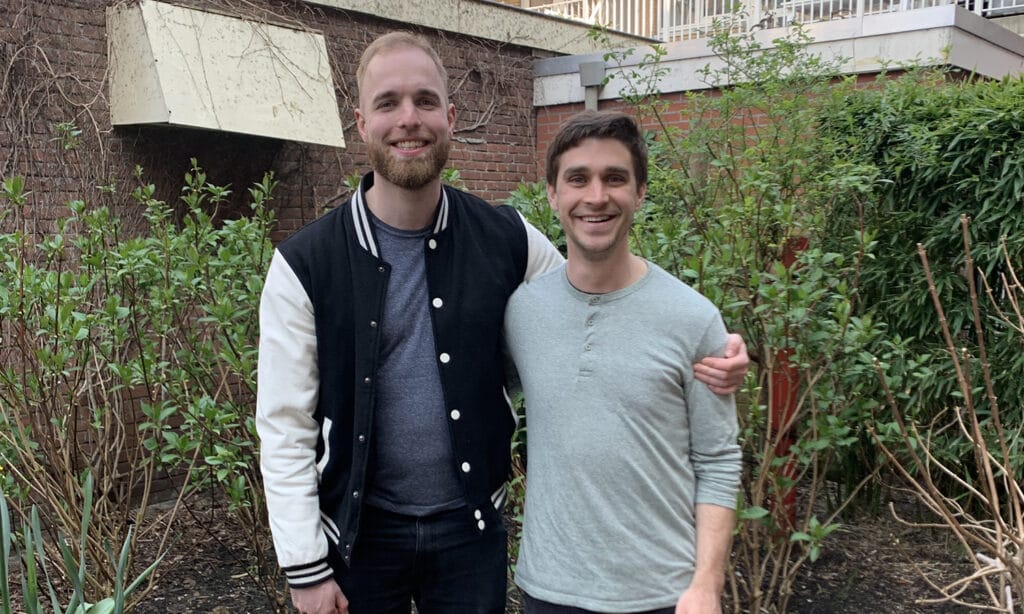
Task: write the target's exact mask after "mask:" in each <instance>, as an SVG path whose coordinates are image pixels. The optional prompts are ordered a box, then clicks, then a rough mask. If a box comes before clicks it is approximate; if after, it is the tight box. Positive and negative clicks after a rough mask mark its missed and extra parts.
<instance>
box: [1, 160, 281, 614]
mask: <svg viewBox="0 0 1024 614" xmlns="http://www.w3.org/2000/svg"><path fill="white" fill-rule="evenodd" d="M139 178H140V179H141V171H140V172H139ZM274 186H275V182H274V180H273V178H272V177H270V176H267V177H265V178H264V180H263V181H262V182H261V183H259V184H257V185H254V186H252V187H251V188H250V189H249V193H250V196H251V197H252V214H251V216H250V217H248V218H243V219H237V220H220V219H219V215H218V207H219V205H220V203H221V202H223V200H224V198H225V197H226V196H227V195H228V194H229V193H230V191H229V190H228V189H227V188H225V187H220V186H216V185H214V184H211V183H209V182H208V181H207V179H206V176H205V174H204V173H203V172H202V171H201V169H199V168H198V166H196V165H195V162H194V161H193V168H192V169H191V171H190V172H188V173H187V174H186V175H185V186H184V188H183V190H182V195H181V204H180V205H179V206H172V205H169V204H167V203H165V202H163V201H161V200H158V199H157V198H155V195H154V188H153V186H152V185H147V184H145V183H142V182H140V185H139V186H138V187H137V188H135V190H134V191H133V192H132V194H131V201H130V202H132V203H134V206H135V207H136V208H138V209H141V210H142V212H143V215H144V216H145V221H146V222H147V226H148V233H147V234H146V235H145V236H128V235H127V234H126V233H125V231H124V229H123V227H122V225H121V222H120V220H119V219H118V217H117V216H116V215H114V213H113V210H112V208H111V207H109V206H107V205H106V204H102V203H109V204H115V203H116V202H117V201H116V198H117V193H118V192H117V190H118V187H117V186H105V187H104V188H103V189H102V191H101V204H98V205H90V204H88V203H86V202H85V201H72V202H70V203H68V207H67V215H66V217H64V218H62V219H60V220H58V222H57V224H56V231H55V232H53V233H52V234H49V235H41V236H35V235H30V234H29V233H27V232H25V231H23V230H18V231H15V232H10V233H6V234H0V318H2V321H3V325H4V331H3V340H4V345H3V347H2V348H0V351H3V353H4V356H5V358H6V360H4V361H3V366H2V367H0V452H2V453H3V455H4V458H3V466H4V473H5V474H7V475H10V476H11V482H12V486H11V489H10V490H8V489H5V492H8V491H10V492H14V493H15V494H22V495H24V496H25V498H26V500H30V501H32V502H36V503H38V505H39V506H40V509H41V513H42V516H43V519H44V521H45V522H44V525H52V526H54V527H56V528H57V529H58V530H59V531H61V532H62V533H63V534H65V535H78V534H83V535H86V536H87V539H85V540H83V542H82V545H81V546H80V545H79V544H78V543H72V544H71V548H72V550H73V553H74V555H75V556H76V557H85V558H86V559H88V560H91V561H99V560H103V558H104V556H106V551H105V547H106V546H105V545H106V544H111V543H126V544H127V552H128V555H127V556H128V561H129V565H132V553H134V551H135V542H136V540H137V539H138V537H139V536H141V535H147V537H148V538H150V539H156V540H157V542H158V543H159V544H160V548H161V549H164V548H166V547H167V544H168V540H169V539H170V538H171V536H172V531H173V529H174V526H175V523H174V520H175V518H176V517H177V514H178V513H179V512H180V511H181V510H182V503H183V502H184V501H186V499H187V496H188V495H189V494H190V493H192V492H195V491H196V490H197V489H206V490H207V491H208V492H211V493H214V494H216V493H223V494H224V495H225V496H226V497H227V499H228V501H229V506H230V510H231V512H232V514H233V518H235V519H236V520H237V521H238V522H240V523H241V524H242V526H243V527H244V534H245V535H246V536H247V538H249V539H250V540H251V543H250V544H248V546H249V551H250V552H251V553H253V556H255V557H256V558H255V560H254V563H253V568H254V569H255V574H254V575H255V577H256V579H257V580H259V581H260V582H261V587H262V588H263V589H264V590H265V592H267V593H268V595H270V596H271V597H272V598H273V600H274V602H275V604H277V605H278V606H279V607H280V604H282V603H283V602H284V597H283V595H282V594H281V590H282V589H281V587H280V586H279V584H278V583H279V581H280V578H279V574H278V570H277V569H276V567H275V564H274V563H273V560H272V557H268V556H267V553H268V552H269V536H268V534H267V530H266V526H267V523H266V521H265V518H264V514H265V507H264V505H263V502H262V489H261V487H260V481H259V471H258V459H257V455H256V445H255V440H256V439H255V429H254V425H253V419H252V411H251V406H252V400H253V391H254V387H255V383H254V382H255V369H256V339H257V325H258V324H257V316H256V310H257V305H258V302H259V293H260V291H261V288H262V283H263V276H264V273H265V271H266V266H267V263H268V262H269V258H270V256H271V253H272V249H271V246H270V241H269V232H270V228H271V226H272V224H273V215H272V214H271V213H270V212H269V211H267V210H266V209H265V204H266V202H267V201H268V200H269V199H270V198H271V194H272V192H273V189H274ZM2 195H3V196H4V197H5V198H6V200H7V202H8V204H9V205H10V207H9V208H7V209H5V211H14V212H15V214H16V216H18V217H19V219H26V218H27V216H25V215H23V213H22V210H23V209H24V208H25V207H28V206H30V205H31V204H32V203H31V201H32V199H31V196H30V195H29V194H28V193H27V192H26V191H25V186H24V183H23V181H22V180H20V179H19V178H9V179H7V180H5V181H4V182H3V194H2ZM119 206H123V204H120V205H119ZM86 476H90V477H91V479H94V480H95V485H96V486H95V491H96V492H95V495H96V496H95V503H94V505H93V506H92V508H91V511H90V512H89V513H91V514H92V518H93V522H92V523H91V524H89V530H88V532H83V531H84V529H83V527H84V526H85V525H86V524H88V523H87V522H86V519H85V518H84V510H85V509H86V508H85V507H84V506H83V505H84V502H83V500H82V496H83V495H82V488H81V487H82V484H83V483H84V480H85V479H86ZM161 482H162V483H163V484H164V485H165V487H166V485H168V484H170V485H174V484H181V485H183V486H184V488H183V490H182V491H181V493H180V495H179V497H178V499H177V501H176V505H174V506H173V507H172V509H171V511H170V512H169V513H168V514H167V518H165V519H162V520H164V521H165V522H164V523H162V524H161V523H158V522H156V521H155V519H154V518H153V515H152V514H150V515H147V510H148V509H149V504H150V502H151V500H152V496H153V489H154V488H155V487H156V486H157V485H158V484H160V483H161ZM16 502H17V503H18V505H17V513H18V515H20V516H21V517H22V518H23V519H25V520H27V511H25V510H26V508H25V506H24V505H22V504H21V503H20V501H18V500H17V499H16ZM133 526H134V527H135V531H134V532H133V531H132V527H133ZM161 527H162V528H161ZM158 531H160V532H162V533H157V532H158ZM153 533H156V535H152V534H153ZM48 547H49V548H51V552H50V555H51V558H54V557H59V556H60V553H59V552H57V551H56V550H54V549H53V548H54V547H53V546H52V545H50V544H49V542H48ZM79 547H84V548H85V549H86V552H79V551H78V550H77V549H78V548H79ZM83 582H84V588H83V590H84V593H85V597H86V598H87V599H89V600H90V601H94V600H96V599H95V597H97V596H103V595H109V594H111V591H112V590H113V588H114V586H115V583H116V577H115V576H114V575H113V573H112V572H111V570H110V569H108V568H105V567H98V568H96V567H91V568H90V570H89V572H88V573H86V574H85V576H84V579H83ZM151 586H152V583H151V582H150V584H149V585H147V587H143V588H141V589H140V590H139V591H138V592H137V593H136V594H135V595H133V599H140V598H142V597H143V596H144V595H145V593H146V591H147V590H148V589H149V588H151ZM128 605H129V607H130V605H131V604H128Z"/></svg>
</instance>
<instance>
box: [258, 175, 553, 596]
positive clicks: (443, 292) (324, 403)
mask: <svg viewBox="0 0 1024 614" xmlns="http://www.w3.org/2000/svg"><path fill="white" fill-rule="evenodd" d="M372 184H373V174H372V173H370V174H368V175H366V176H364V177H363V179H362V182H361V183H360V187H359V190H358V191H357V192H356V194H354V195H353V197H352V198H351V199H350V200H349V201H348V202H347V203H346V204H344V205H342V206H339V207H337V208H336V209H334V210H332V211H330V212H329V213H327V214H325V215H323V216H322V217H320V218H319V219H317V220H315V221H314V222H312V223H310V224H309V225H307V226H305V227H304V228H302V229H301V230H299V231H298V232H296V233H295V234H294V235H292V236H291V237H289V238H288V239H287V240H285V241H284V242H282V243H281V244H280V245H279V246H278V248H277V249H276V251H275V253H274V256H273V259H272V261H271V265H270V268H269V270H268V273H267V278H266V284H265V286H264V289H263V294H262V297H261V301H260V344H259V366H258V376H257V403H256V406H257V407H256V428H257V432H258V434H259V437H260V442H261V448H260V465H261V470H262V473H263V480H264V487H265V490H266V497H267V507H268V512H269V517H270V526H271V531H272V534H273V537H274V547H275V550H276V553H277V557H278V561H279V563H280V564H281V567H282V568H283V569H284V571H285V575H286V577H287V579H288V582H289V583H290V585H291V586H293V587H304V586H312V585H315V584H318V583H320V582H322V581H324V580H326V579H327V578H329V577H331V575H332V570H331V568H330V567H329V565H328V564H327V552H328V550H327V549H328V548H329V547H334V548H337V549H338V552H339V554H340V555H341V559H342V560H344V561H345V563H346V564H347V563H348V562H349V561H350V555H351V553H352V549H353V547H354V545H355V542H356V540H357V538H358V533H359V517H360V512H361V508H362V495H363V493H365V492H366V491H367V490H368V488H367V486H368V484H367V479H368V471H367V470H368V466H367V465H368V462H369V459H370V456H371V455H370V447H371V445H372V444H373V435H374V434H373V411H374V403H375V376H376V374H377V370H378V368H379V367H380V363H381V356H380V349H381V340H380V331H381V328H382V325H381V319H382V315H383V313H384V300H385V292H386V289H387V283H388V275H389V273H390V267H389V265H388V263H387V254H381V253H379V250H378V247H377V240H376V236H375V231H374V228H373V225H372V224H371V222H370V219H369V211H368V210H367V207H366V200H365V192H366V190H368V189H369V188H370V187H371V186H372ZM424 240H425V243H426V244H425V248H424V258H425V259H426V276H427V288H428V292H429V294H430V297H431V307H430V316H431V319H432V324H433V330H434V341H435V347H436V349H437V356H436V362H437V368H438V371H439V373H440V378H441V387H442V390H443V394H444V401H445V407H446V409H445V411H446V413H447V417H448V420H447V422H448V426H449V429H448V430H449V435H450V437H451V445H452V450H453V455H454V458H455V463H456V465H457V467H456V470H457V472H458V474H459V475H460V476H461V478H462V485H463V487H464V490H465V499H466V503H467V512H466V515H467V518H466V522H468V523H471V524H472V525H473V526H475V527H477V530H479V531H483V528H484V527H485V526H486V524H487V523H489V522H500V516H499V512H498V511H497V510H498V509H500V507H501V505H502V504H503V502H504V492H505V491H504V484H505V482H506V480H507V479H508V477H509V473H510V457H509V441H510V437H511V435H512V431H513V429H514V427H515V416H514V413H513V412H512V410H511V406H510V404H509V402H508V397H507V396H506V395H505V392H504V388H503V383H504V376H505V370H504V367H503V364H502V362H503V357H502V353H501V349H500V343H501V341H500V340H501V332H502V324H503V318H504V312H505V303H506V302H507V300H508V297H509V296H510V295H511V294H512V292H513V291H514V290H515V289H516V287H517V286H518V285H519V283H520V282H522V281H523V280H524V278H526V277H527V276H531V277H532V276H533V275H534V274H537V273H539V272H542V271H544V270H547V269H549V268H551V267H553V266H556V265H557V264H558V263H559V262H560V261H561V256H560V255H559V254H558V252H557V250H555V248H554V247H552V246H551V244H550V243H548V242H547V241H546V240H545V239H544V238H543V236H542V235H541V234H540V233H539V232H538V231H537V230H536V229H534V228H532V227H531V226H530V225H529V224H527V223H525V221H524V220H523V219H522V217H521V216H520V215H519V214H518V213H517V212H516V211H515V210H514V209H512V208H511V207H507V206H502V207H492V206H491V205H489V204H488V203H486V202H484V201H483V200H481V199H479V198H476V197H474V196H472V195H470V194H467V193H465V192H462V191H459V190H456V189H454V188H451V187H448V186H445V187H444V188H443V189H442V195H441V199H440V202H439V204H438V207H437V213H436V217H435V220H434V222H433V225H432V232H431V233H430V234H429V236H428V237H427V238H426V239H424Z"/></svg>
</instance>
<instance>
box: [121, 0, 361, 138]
mask: <svg viewBox="0 0 1024 614" xmlns="http://www.w3.org/2000/svg"><path fill="white" fill-rule="evenodd" d="M108 24H109V32H110V37H111V38H110V66H111V79H110V81H111V86H110V93H111V122H112V123H113V124H114V125H119V124H137V123H168V124H171V125H178V126H190V127H195V128H206V129H213V130H224V131H227V132H238V133H243V134H255V135H260V136H267V137H272V138H279V139H287V140H292V141H301V142H306V143H315V144H320V145H330V146H335V147H344V146H345V140H344V136H343V134H342V126H341V118H340V117H339V114H338V103H337V98H336V96H335V93H334V80H333V78H332V75H331V68H330V63H329V61H328V56H327V45H326V43H325V42H324V37H323V35H322V34H320V33H317V32H309V31H302V30H295V29H291V28H285V27H282V26H277V25H271V24H267V23H261V22H256V21H249V20H244V19H238V18H234V17H229V16H226V15H220V14H216V13H208V12H204V11H199V10H194V9H189V8H184V7H179V6H174V5H170V4H165V3H162V2H154V1H151V0H143V1H142V2H140V3H139V4H137V5H131V6H126V5H119V6H117V7H114V8H111V9H110V10H109V12H108ZM135 90H141V91H139V92H135ZM154 101H157V102H159V103H160V104H154Z"/></svg>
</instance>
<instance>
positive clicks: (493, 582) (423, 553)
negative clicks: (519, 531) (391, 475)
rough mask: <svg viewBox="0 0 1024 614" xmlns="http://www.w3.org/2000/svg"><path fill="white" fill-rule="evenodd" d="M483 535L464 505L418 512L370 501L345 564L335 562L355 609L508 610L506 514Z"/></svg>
mask: <svg viewBox="0 0 1024 614" xmlns="http://www.w3.org/2000/svg"><path fill="white" fill-rule="evenodd" d="M484 521H485V523H486V526H485V528H484V531H483V533H481V532H480V531H479V530H478V529H477V520H476V519H474V518H473V512H472V511H470V510H467V509H466V508H464V507H463V508H460V509H457V510H451V511H446V512H440V513H438V514H434V515H432V516H426V517H422V518H418V517H416V516H404V515H402V514H395V513H392V512H387V511H384V510H380V509H376V508H372V507H366V508H365V509H364V510H363V513H362V516H361V518H360V530H359V537H358V538H357V540H356V545H355V550H354V551H353V553H352V565H351V566H350V567H346V566H345V565H344V564H343V563H342V562H341V560H340V557H338V558H335V556H336V555H335V552H334V548H331V551H332V559H331V561H330V563H331V567H333V569H334V577H335V579H336V580H337V581H338V584H339V585H340V586H341V590H342V592H344V593H345V596H346V597H347V598H348V600H349V612H350V614H409V612H410V611H411V609H412V608H411V605H410V604H411V602H412V601H415V602H416V609H417V611H418V612H419V614H503V613H504V612H505V589H506V565H507V562H506V561H507V552H508V543H507V536H506V533H505V527H504V526H503V525H502V523H501V517H500V515H499V514H497V513H496V512H494V510H493V509H491V510H488V513H487V515H486V516H485V517H484Z"/></svg>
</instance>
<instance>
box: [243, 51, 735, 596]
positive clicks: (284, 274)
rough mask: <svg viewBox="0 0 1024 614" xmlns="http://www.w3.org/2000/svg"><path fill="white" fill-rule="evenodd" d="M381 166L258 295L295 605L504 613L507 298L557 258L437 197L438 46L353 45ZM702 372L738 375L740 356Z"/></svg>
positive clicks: (494, 218)
mask: <svg viewBox="0 0 1024 614" xmlns="http://www.w3.org/2000/svg"><path fill="white" fill-rule="evenodd" d="M357 81H358V85H359V108H358V109H357V110H356V114H355V115H356V123H357V126H358V129H359V134H360V136H361V137H362V139H363V141H365V143H366V145H367V149H368V151H369V158H370V164H371V167H372V169H373V170H372V172H370V173H367V174H366V175H365V176H364V177H363V178H362V181H361V183H360V185H359V189H358V190H357V191H356V193H355V194H354V195H353V196H352V198H351V200H350V201H349V202H347V203H346V204H344V205H342V206H340V207H338V208H336V209H334V210H332V211H330V212H328V213H327V214H325V215H324V216H322V217H321V218H319V219H317V220H316V221H314V222H312V223H311V224H309V225H308V226H306V227H304V228H302V229H301V230H299V231H298V232H296V233H295V234H294V235H293V236H291V237H289V238H288V239H287V240H286V241H284V242H282V243H281V244H280V245H279V246H278V248H277V250H276V252H275V253H274V257H273V260H272V262H271V265H270V270H269V271H268V273H267V279H266V284H265V286H264V290H263V296H262V299H261V303H260V349H259V352H260V354H259V374H258V385H259V388H258V392H257V402H256V426H257V430H258V432H259V435H260V440H261V452H260V453H261V468H262V471H263V480H264V487H265V489H266V494H267V507H268V515H269V518H270V525H271V529H272V532H273V536H274V548H275V551H276V554H277V558H278V561H279V562H280V564H281V566H282V567H283V568H284V571H285V575H286V577H287V580H288V583H289V586H290V587H291V592H292V601H293V603H294V604H295V606H296V608H297V609H298V611H299V612H300V613H302V614H334V613H341V614H346V613H348V612H351V613H352V614H409V612H410V610H411V604H412V602H415V603H416V606H417V610H418V611H419V612H420V613H421V614H489V613H494V614H501V613H503V612H504V609H505V593H506V591H505V589H506V533H505V529H504V527H503V525H502V518H501V508H502V505H503V503H504V499H505V483H506V480H507V479H508V477H509V474H510V466H511V461H510V454H509V443H510V439H511V435H512V431H513V429H514V427H515V418H514V415H513V413H512V411H511V408H510V406H509V403H508V399H507V396H506V395H505V391H504V387H503V385H504V376H505V369H504V364H503V355H502V352H501V332H502V323H503V316H504V312H505V305H506V303H507V301H508V297H509V296H511V294H512V292H513V291H514V290H515V289H516V287H518V286H519V284H520V283H521V282H523V281H524V280H528V279H532V278H533V277H535V276H536V275H538V274H539V273H541V272H543V271H546V270H549V269H551V268H553V267H556V266H558V265H560V264H561V263H562V261H563V260H562V257H561V255H560V254H559V253H558V252H557V250H555V248H554V247H552V245H551V244H550V243H549V242H548V241H547V240H546V239H545V238H544V237H543V235H541V234H540V232H538V231H537V230H536V229H535V228H533V227H532V226H530V225H529V224H526V223H525V221H524V220H523V219H522V216H520V215H519V214H518V213H516V212H515V210H513V209H511V208H510V207H507V206H506V207H492V206H491V205H490V204H488V203H486V202H484V201H483V200H481V199H479V198H476V197H475V196H473V195H471V194H467V193H466V192H463V191H460V190H456V189H453V188H451V187H449V186H442V184H441V180H440V171H441V169H442V167H443V166H444V164H445V162H446V161H447V158H448V150H449V147H450V143H451V136H452V131H453V129H454V126H455V107H454V106H453V105H452V104H451V103H450V102H449V100H448V89H447V81H448V78H447V75H446V73H445V70H444V67H443V66H442V65H441V61H440V59H439V58H438V56H437V53H436V52H435V51H434V49H432V48H431V47H430V45H429V44H428V43H427V42H426V40H424V39H423V38H422V37H420V36H417V35H414V34H410V33H404V32H394V33H390V34H387V35H384V36H382V37H381V38H378V39H377V40H375V41H374V42H373V43H371V44H370V45H369V46H368V47H367V48H366V50H365V51H364V53H363V56H362V59H361V60H360V63H359V68H358V71H357ZM736 339H737V344H736V353H735V356H734V357H733V358H732V359H729V360H725V361H723V362H720V363H716V362H714V361H706V362H705V364H704V365H702V367H701V368H706V369H707V372H706V374H705V376H706V377H708V380H709V381H711V382H713V383H714V384H715V385H720V386H724V387H727V388H730V387H734V386H736V385H737V384H738V383H739V382H740V381H742V379H743V374H744V372H745V371H746V366H747V357H746V350H745V348H744V347H743V345H742V341H741V340H739V339H738V337H737V338H736Z"/></svg>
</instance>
